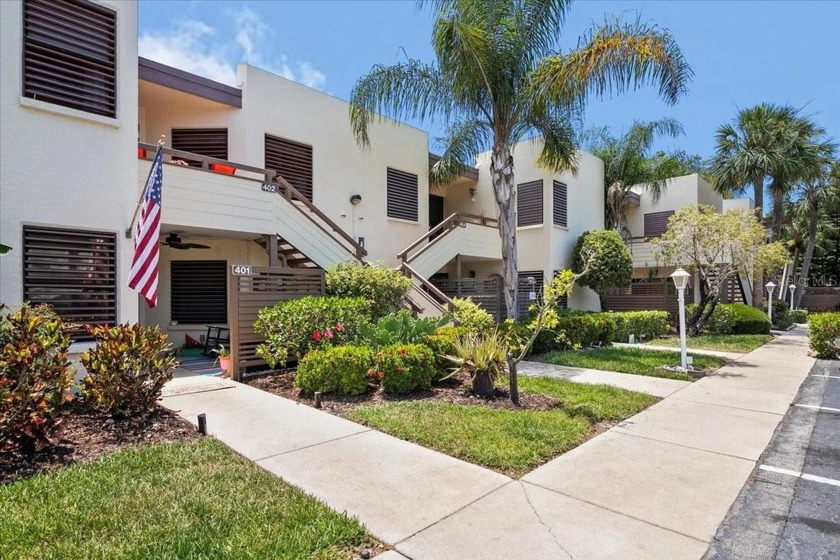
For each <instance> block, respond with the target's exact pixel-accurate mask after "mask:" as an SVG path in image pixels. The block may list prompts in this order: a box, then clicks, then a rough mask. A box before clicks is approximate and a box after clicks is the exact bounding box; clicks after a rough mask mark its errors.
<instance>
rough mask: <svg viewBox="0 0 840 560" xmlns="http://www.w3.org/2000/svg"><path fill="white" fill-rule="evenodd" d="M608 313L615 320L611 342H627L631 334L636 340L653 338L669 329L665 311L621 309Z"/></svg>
mask: <svg viewBox="0 0 840 560" xmlns="http://www.w3.org/2000/svg"><path fill="white" fill-rule="evenodd" d="M609 315H610V316H612V318H613V320H614V321H615V330H614V331H613V338H612V341H613V342H627V340H628V339H629V338H630V335H631V334H632V335H635V337H636V340H640V339H644V340H653V339H654V338H659V337H661V336H663V335H665V334H667V333H668V332H669V331H670V330H671V327H670V326H669V324H668V320H669V319H670V315H669V314H668V312H667V311H623V312H620V313H609Z"/></svg>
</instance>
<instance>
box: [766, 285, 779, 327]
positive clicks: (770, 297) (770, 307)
mask: <svg viewBox="0 0 840 560" xmlns="http://www.w3.org/2000/svg"><path fill="white" fill-rule="evenodd" d="M764 287H765V288H767V295H768V298H767V316H768V317H769V318H770V324H771V325H772V324H773V290H775V289H776V284H774V283H773V282H772V281H770V282H767V283H766V284H765V285H764ZM779 293H781V290H779Z"/></svg>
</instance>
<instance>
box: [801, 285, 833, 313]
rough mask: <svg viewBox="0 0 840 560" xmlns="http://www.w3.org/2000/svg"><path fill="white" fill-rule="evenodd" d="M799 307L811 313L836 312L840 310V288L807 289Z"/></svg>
mask: <svg viewBox="0 0 840 560" xmlns="http://www.w3.org/2000/svg"><path fill="white" fill-rule="evenodd" d="M799 306H800V307H801V308H803V309H807V310H809V311H836V310H838V309H840V288H837V287H819V288H805V293H804V294H802V301H801V302H800V304H799Z"/></svg>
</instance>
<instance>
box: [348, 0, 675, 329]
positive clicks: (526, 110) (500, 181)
mask: <svg viewBox="0 0 840 560" xmlns="http://www.w3.org/2000/svg"><path fill="white" fill-rule="evenodd" d="M570 3H571V2H570V1H569V0H508V1H495V2H488V1H484V0H436V1H429V2H421V4H427V5H431V7H432V8H433V10H434V12H435V21H434V28H433V34H432V35H433V45H434V49H435V54H436V58H437V60H436V62H434V63H431V64H426V63H423V62H421V61H419V60H409V61H408V62H405V63H398V64H394V65H391V66H374V68H373V69H372V70H371V72H370V73H369V74H367V75H366V76H363V77H362V78H360V79H359V81H358V82H357V83H356V85H355V87H354V88H353V92H352V94H351V99H350V121H351V125H352V129H353V132H354V134H355V136H356V140H357V142H358V143H359V144H360V145H363V146H367V145H369V142H370V138H369V136H368V131H369V128H370V124H371V122H372V120H373V119H374V118H376V114H377V113H379V114H386V115H389V116H391V117H394V118H396V119H404V118H407V119H417V120H421V121H423V120H427V119H432V118H434V117H438V118H441V119H442V120H443V121H444V123H445V124H446V125H447V126H448V133H447V138H446V139H445V143H446V149H445V150H444V151H443V154H442V156H441V159H440V160H439V161H438V162H437V163H436V164H435V165H434V166H433V168H432V170H431V172H430V180H431V181H432V183H433V184H438V185H440V184H447V183H449V182H451V181H452V180H453V179H454V178H455V177H457V176H458V174H459V173H461V172H462V170H463V168H464V163H465V162H467V161H469V160H470V159H471V158H473V157H474V156H475V155H476V154H477V153H479V152H481V151H484V150H487V149H490V150H491V159H490V174H491V177H492V184H493V192H494V197H495V204H496V214H497V218H498V220H499V236H500V237H501V242H502V261H503V271H504V274H503V278H504V294H505V306H506V308H507V312H508V316H509V317H514V318H516V317H518V307H517V289H516V285H517V272H518V271H517V247H516V210H515V206H514V200H515V196H516V183H515V180H514V161H513V155H512V149H513V146H514V145H515V144H516V143H517V142H518V141H519V140H521V139H523V138H526V137H529V136H540V137H541V142H542V150H541V152H540V155H539V157H538V160H537V163H538V164H540V165H541V166H543V167H546V168H548V169H550V170H552V171H555V172H558V171H561V170H564V169H567V170H572V171H576V170H577V155H576V149H577V145H576V142H575V137H574V133H573V127H572V122H573V119H574V118H575V117H577V116H579V115H580V113H581V111H582V108H583V106H584V104H585V100H586V99H587V97H588V96H589V95H591V94H594V95H597V96H603V95H604V94H611V93H616V92H621V91H625V90H629V89H634V88H638V87H640V86H641V85H643V84H645V83H653V84H656V85H658V86H659V93H660V95H661V96H662V97H663V98H664V99H665V101H666V102H668V103H676V102H677V100H678V99H679V98H680V97H681V96H682V95H683V94H684V93H685V92H686V88H687V83H688V81H689V79H690V77H691V75H692V71H691V68H690V67H689V65H688V64H687V63H686V62H685V60H684V58H683V55H682V52H681V51H680V49H679V47H678V46H677V44H676V42H675V40H674V38H673V37H672V36H671V34H670V33H669V32H668V31H666V30H663V29H660V28H658V27H655V26H650V25H647V24H644V23H643V22H641V21H638V20H637V21H635V22H634V23H622V22H621V21H618V20H608V21H606V22H605V23H604V24H602V25H600V26H598V27H594V28H593V29H591V30H590V31H589V32H587V33H586V34H585V35H584V36H583V37H581V38H580V40H579V41H578V46H577V48H575V49H572V50H569V51H565V52H563V51H560V50H558V41H559V38H560V37H561V34H562V30H563V24H564V21H565V19H566V14H567V12H568V8H569V5H570Z"/></svg>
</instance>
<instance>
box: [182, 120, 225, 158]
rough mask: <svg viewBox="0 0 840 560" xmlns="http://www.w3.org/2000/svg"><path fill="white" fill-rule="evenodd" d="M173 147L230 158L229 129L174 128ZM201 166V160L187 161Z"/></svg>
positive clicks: (213, 156) (212, 156)
mask: <svg viewBox="0 0 840 560" xmlns="http://www.w3.org/2000/svg"><path fill="white" fill-rule="evenodd" d="M172 148H173V149H175V150H181V151H183V152H192V153H194V154H199V155H202V156H207V157H211V158H216V159H224V160H227V158H228V131H227V129H226V128H173V129H172ZM187 163H189V164H190V165H192V166H194V167H201V162H200V161H189V160H188V161H187Z"/></svg>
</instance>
